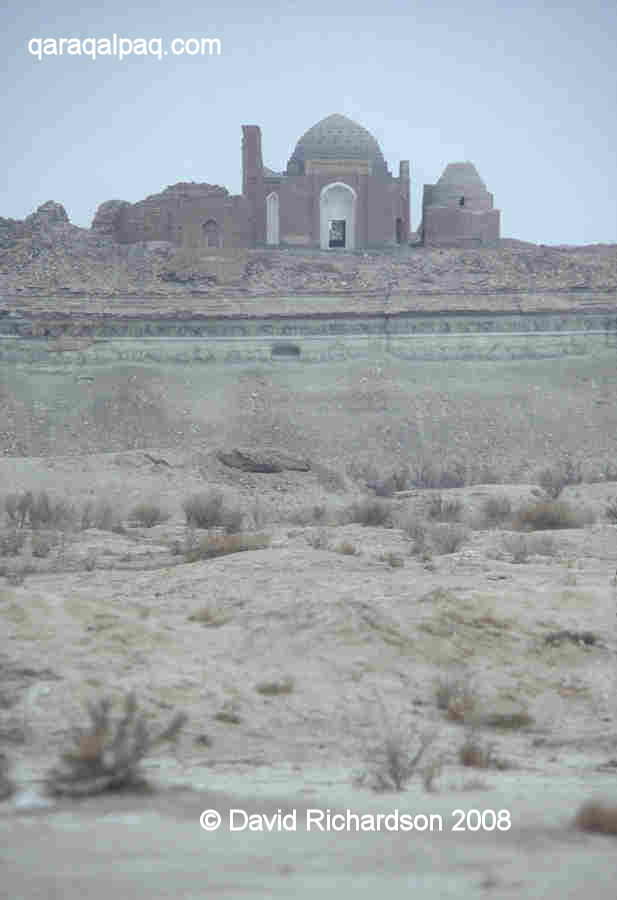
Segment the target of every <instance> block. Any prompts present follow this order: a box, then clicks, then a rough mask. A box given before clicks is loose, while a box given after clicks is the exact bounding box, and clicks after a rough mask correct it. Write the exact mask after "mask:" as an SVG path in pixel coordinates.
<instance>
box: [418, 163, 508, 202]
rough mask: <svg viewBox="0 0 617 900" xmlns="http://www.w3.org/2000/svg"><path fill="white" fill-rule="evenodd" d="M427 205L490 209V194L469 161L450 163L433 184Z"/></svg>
mask: <svg viewBox="0 0 617 900" xmlns="http://www.w3.org/2000/svg"><path fill="white" fill-rule="evenodd" d="M427 205H428V206H461V207H462V206H465V207H466V208H467V209H471V210H474V209H475V210H479V209H490V208H491V205H492V199H491V195H490V194H489V193H488V191H487V190H486V185H485V184H484V182H483V181H482V179H481V178H480V176H479V175H478V172H477V170H476V167H475V166H474V165H473V163H470V162H456V163H450V164H449V165H447V166H446V168H445V169H444V170H443V173H442V176H441V178H440V179H439V181H438V182H437V184H435V185H433V188H432V190H431V193H430V199H429V201H428V203H427Z"/></svg>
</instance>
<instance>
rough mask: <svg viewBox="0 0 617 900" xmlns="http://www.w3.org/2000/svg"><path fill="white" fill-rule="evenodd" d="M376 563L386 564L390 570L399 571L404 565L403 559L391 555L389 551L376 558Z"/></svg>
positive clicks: (393, 554)
mask: <svg viewBox="0 0 617 900" xmlns="http://www.w3.org/2000/svg"><path fill="white" fill-rule="evenodd" d="M377 561H378V562H383V563H387V564H388V565H389V566H390V568H391V569H401V568H403V566H404V565H405V561H404V559H403V557H402V556H398V554H396V553H393V552H392V551H391V550H390V551H388V552H384V553H380V554H379V555H378V556H377Z"/></svg>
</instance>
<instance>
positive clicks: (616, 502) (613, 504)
mask: <svg viewBox="0 0 617 900" xmlns="http://www.w3.org/2000/svg"><path fill="white" fill-rule="evenodd" d="M605 514H606V518H607V520H608V521H609V522H610V523H611V525H617V497H612V498H611V500H609V502H608V503H607V504H606V509H605Z"/></svg>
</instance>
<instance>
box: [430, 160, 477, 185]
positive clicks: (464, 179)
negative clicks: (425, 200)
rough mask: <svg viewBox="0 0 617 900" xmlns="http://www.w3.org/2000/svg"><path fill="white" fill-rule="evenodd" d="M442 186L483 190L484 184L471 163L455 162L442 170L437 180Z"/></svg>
mask: <svg viewBox="0 0 617 900" xmlns="http://www.w3.org/2000/svg"><path fill="white" fill-rule="evenodd" d="M437 184H438V185H441V186H442V187H453V188H459V187H460V188H461V189H465V188H466V189H470V188H471V189H472V190H480V191H485V190H486V185H485V184H484V182H483V181H482V179H481V178H480V176H479V175H478V171H477V169H476V167H475V166H474V164H473V163H470V162H456V163H450V164H449V165H447V166H446V167H445V169H444V170H443V173H442V176H441V178H440V179H439V181H438V182H437Z"/></svg>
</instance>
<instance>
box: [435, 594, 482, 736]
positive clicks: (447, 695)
mask: <svg viewBox="0 0 617 900" xmlns="http://www.w3.org/2000/svg"><path fill="white" fill-rule="evenodd" d="M437 590H439V589H437ZM435 700H436V703H437V707H438V709H441V710H442V711H443V712H445V714H446V716H447V717H448V719H451V720H452V721H453V722H467V721H469V720H470V719H472V718H473V717H474V716H475V715H476V710H477V699H476V695H475V692H474V690H473V687H472V685H471V681H470V678H469V676H467V675H445V676H444V677H442V678H440V679H439V681H438V682H437V684H436V687H435Z"/></svg>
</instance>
